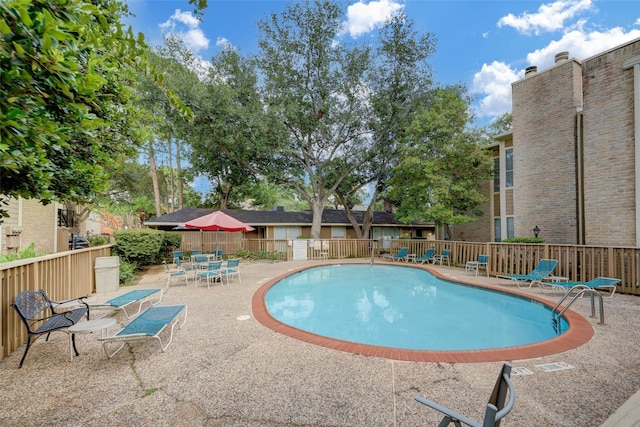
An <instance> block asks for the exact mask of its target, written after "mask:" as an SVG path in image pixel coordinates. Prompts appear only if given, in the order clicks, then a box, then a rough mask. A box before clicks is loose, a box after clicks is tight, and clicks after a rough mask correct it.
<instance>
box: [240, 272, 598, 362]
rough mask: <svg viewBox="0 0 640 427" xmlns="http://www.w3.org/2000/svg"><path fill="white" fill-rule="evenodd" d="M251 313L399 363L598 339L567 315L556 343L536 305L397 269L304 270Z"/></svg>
mask: <svg viewBox="0 0 640 427" xmlns="http://www.w3.org/2000/svg"><path fill="white" fill-rule="evenodd" d="M409 303H411V304H409ZM253 308H254V316H255V317H256V319H257V320H259V321H260V322H261V323H263V324H265V325H266V326H268V327H270V328H271V329H274V330H277V331H278V332H281V333H284V334H287V335H290V336H293V337H295V338H297V339H301V340H303V341H307V342H313V343H314V344H319V345H323V346H325V347H331V348H336V349H339V350H343V351H350V352H354V353H359V354H371V355H377V356H382V357H387V358H393V359H401V360H425V361H426V360H438V361H444V360H445V359H447V360H451V361H488V360H496V361H497V360H507V359H508V360H514V359H515V358H524V357H539V356H540V355H546V354H552V353H554V352H560V351H564V350H566V349H569V348H575V347H577V346H578V345H580V344H582V343H584V342H586V341H588V339H590V338H591V336H592V335H593V328H591V327H590V325H589V324H588V322H586V320H585V319H584V318H582V317H581V316H578V315H575V318H573V317H574V315H573V314H571V313H569V314H568V315H567V318H565V319H564V320H563V321H564V322H565V323H564V327H563V330H566V332H564V333H563V334H562V335H560V336H557V334H556V333H555V332H554V330H553V328H552V326H551V312H550V308H549V306H548V305H546V304H544V303H542V300H539V299H537V298H535V297H529V296H523V295H517V294H514V293H511V292H509V291H505V292H502V291H497V290H488V289H483V288H479V287H476V286H467V285H464V284H460V283H453V282H451V281H447V280H442V278H438V277H436V276H434V275H433V274H431V273H429V272H428V271H425V270H424V269H422V268H412V267H399V266H392V265H373V266H370V265H363V264H359V265H326V266H322V267H314V268H308V269H302V270H300V271H297V272H294V273H292V274H289V275H287V276H286V277H281V278H278V279H277V280H273V281H271V282H269V283H268V284H266V285H264V286H263V287H261V289H259V291H258V292H257V293H256V295H254V301H253ZM567 319H569V321H568V322H567ZM585 322H586V325H584V323H585ZM579 323H582V326H583V327H576V324H579ZM568 325H571V327H568ZM584 326H587V328H586V329H585V328H584ZM567 328H568V329H567ZM576 332H578V333H576ZM565 335H569V336H571V339H570V340H569V341H570V342H569V341H568V340H566V339H563V336H565ZM576 338H577V340H576ZM541 342H543V343H546V344H545V345H541V344H540V343H541ZM513 350H515V351H516V352H515V353H514V352H513ZM523 350H527V351H526V352H524V353H523ZM525 353H526V356H524V355H525ZM509 356H518V357H509ZM523 356H524V357H523ZM462 359H464V360H462Z"/></svg>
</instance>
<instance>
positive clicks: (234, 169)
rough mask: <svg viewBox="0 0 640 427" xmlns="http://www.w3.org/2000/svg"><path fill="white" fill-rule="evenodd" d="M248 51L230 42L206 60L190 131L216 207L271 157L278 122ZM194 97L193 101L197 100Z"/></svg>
mask: <svg viewBox="0 0 640 427" xmlns="http://www.w3.org/2000/svg"><path fill="white" fill-rule="evenodd" d="M258 80H259V79H258V75H257V73H256V69H255V63H254V61H253V59H252V58H251V57H245V56H242V55H241V54H240V52H238V51H236V50H235V49H232V48H230V47H228V48H225V49H223V50H221V51H220V52H218V54H216V55H215V56H214V57H213V58H212V60H211V64H210V68H209V70H208V73H207V76H206V79H204V81H205V84H204V87H203V90H202V91H201V93H199V94H198V100H197V101H193V102H194V103H192V104H190V106H191V107H192V109H193V111H194V112H195V120H194V123H193V124H192V125H191V126H190V127H189V132H188V136H186V137H185V138H186V139H188V140H189V142H190V144H191V148H192V154H191V165H192V168H193V172H194V174H201V175H203V176H206V177H207V178H208V179H209V181H210V182H211V184H212V187H213V190H212V193H213V194H212V196H213V198H214V199H215V204H216V205H217V206H219V207H220V208H227V207H230V205H231V204H232V203H233V201H234V199H236V201H237V197H234V193H237V194H240V193H239V192H238V190H241V189H242V188H243V187H244V188H246V186H247V185H254V184H257V183H258V175H257V171H256V170H255V168H253V167H252V164H253V162H255V161H257V160H258V159H264V158H270V156H271V155H272V152H271V150H270V146H271V144H272V142H271V141H277V140H279V139H281V138H282V137H279V136H277V135H278V133H279V129H281V128H282V125H281V124H278V123H277V122H276V121H275V120H274V119H273V118H272V117H270V116H269V114H268V111H266V110H265V108H264V104H263V102H262V99H261V97H260V91H259V87H258ZM196 103H197V105H196Z"/></svg>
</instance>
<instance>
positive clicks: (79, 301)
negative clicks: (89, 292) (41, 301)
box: [51, 296, 91, 320]
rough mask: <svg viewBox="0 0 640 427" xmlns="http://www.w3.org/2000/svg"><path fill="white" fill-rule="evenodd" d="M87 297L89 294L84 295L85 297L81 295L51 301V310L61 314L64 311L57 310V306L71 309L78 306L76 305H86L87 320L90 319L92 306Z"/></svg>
mask: <svg viewBox="0 0 640 427" xmlns="http://www.w3.org/2000/svg"><path fill="white" fill-rule="evenodd" d="M87 298H88V296H83V297H80V298H73V299H70V300H66V301H51V311H52V312H53V313H56V314H60V313H63V312H58V311H56V310H55V309H56V308H58V309H59V308H71V309H73V308H76V307H82V306H84V307H85V308H86V309H87V320H89V317H90V316H89V314H90V311H91V308H90V306H89V303H88V302H87V301H86V300H87Z"/></svg>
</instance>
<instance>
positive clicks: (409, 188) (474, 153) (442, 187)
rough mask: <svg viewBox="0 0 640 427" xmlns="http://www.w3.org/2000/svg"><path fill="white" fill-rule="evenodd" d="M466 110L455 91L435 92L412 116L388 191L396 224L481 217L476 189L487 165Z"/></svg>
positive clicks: (489, 164) (479, 194) (486, 174)
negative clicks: (393, 203) (396, 206)
mask: <svg viewBox="0 0 640 427" xmlns="http://www.w3.org/2000/svg"><path fill="white" fill-rule="evenodd" d="M468 111H469V100H468V99H467V98H465V97H464V96H463V94H462V93H460V91H459V88H457V89H456V88H440V89H437V90H436V91H435V92H434V94H433V96H432V97H431V102H430V104H429V105H427V106H425V108H424V109H423V110H422V111H421V112H419V113H418V114H417V115H416V116H415V118H414V121H413V124H412V125H411V127H410V128H409V129H408V131H407V143H406V144H405V145H404V146H403V147H402V149H401V160H400V163H399V164H398V166H397V167H396V168H395V170H394V176H393V178H392V179H391V180H390V188H389V190H388V196H389V197H390V198H391V199H392V200H396V201H398V206H399V207H398V210H397V213H396V216H397V218H398V219H400V220H401V221H404V222H407V223H409V222H413V221H429V220H435V222H436V225H439V226H440V225H448V224H458V223H463V222H471V221H473V218H472V217H471V216H469V214H474V215H481V214H482V212H481V211H480V209H479V205H480V203H482V202H483V201H486V197H487V196H486V195H484V194H483V192H482V190H481V188H480V185H481V183H482V182H483V181H486V180H488V179H490V178H491V168H492V161H491V156H490V154H489V153H488V152H486V151H485V150H483V148H482V145H483V142H484V138H486V134H485V133H484V132H474V131H470V130H469V129H467V127H466V126H467V123H468V122H469V120H470V117H469V114H468ZM449 235H451V234H449Z"/></svg>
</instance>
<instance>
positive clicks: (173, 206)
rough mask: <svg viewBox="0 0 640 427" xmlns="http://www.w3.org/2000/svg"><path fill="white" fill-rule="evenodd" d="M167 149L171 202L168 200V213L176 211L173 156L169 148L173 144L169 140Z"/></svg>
mask: <svg viewBox="0 0 640 427" xmlns="http://www.w3.org/2000/svg"><path fill="white" fill-rule="evenodd" d="M167 147H168V150H169V155H168V157H169V188H170V191H169V192H170V194H171V196H170V197H171V200H169V205H170V206H169V212H175V211H176V184H175V182H176V181H175V177H174V173H173V156H172V154H171V153H172V150H171V148H172V147H173V142H171V139H169V141H168V142H167Z"/></svg>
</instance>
